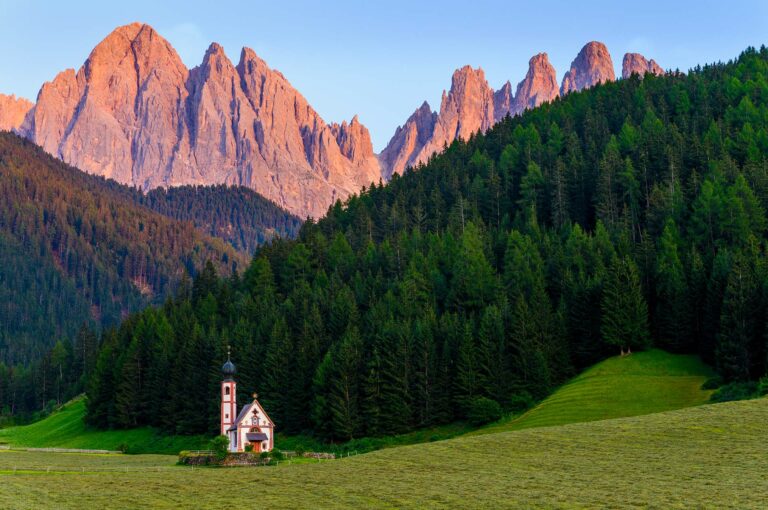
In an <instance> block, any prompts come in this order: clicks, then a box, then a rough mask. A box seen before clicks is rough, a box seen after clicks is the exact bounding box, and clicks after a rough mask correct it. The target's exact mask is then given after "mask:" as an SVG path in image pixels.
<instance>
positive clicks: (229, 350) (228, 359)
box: [227, 345, 232, 361]
mask: <svg viewBox="0 0 768 510" xmlns="http://www.w3.org/2000/svg"><path fill="white" fill-rule="evenodd" d="M231 351H232V347H231V346H229V345H228V346H227V361H231V360H230V358H229V356H230V354H231Z"/></svg>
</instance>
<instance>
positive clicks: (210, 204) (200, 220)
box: [134, 185, 303, 254]
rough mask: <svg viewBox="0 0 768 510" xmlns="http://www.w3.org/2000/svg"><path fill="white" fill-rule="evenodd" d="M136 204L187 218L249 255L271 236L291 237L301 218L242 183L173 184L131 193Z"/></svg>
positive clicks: (168, 214)
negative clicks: (231, 184) (171, 186)
mask: <svg viewBox="0 0 768 510" xmlns="http://www.w3.org/2000/svg"><path fill="white" fill-rule="evenodd" d="M134 196H135V198H136V199H137V200H138V202H139V203H141V204H142V205H144V206H146V207H148V208H149V209H152V210H153V211H155V212H158V213H160V214H162V215H164V216H167V217H169V218H173V219H176V220H181V221H191V222H192V223H193V224H194V225H195V227H197V229H198V230H201V231H202V232H205V233H206V234H208V235H210V236H212V237H218V238H219V239H223V240H224V241H226V242H228V243H229V244H231V245H232V246H233V247H234V248H235V249H236V250H238V251H241V252H244V253H248V254H253V253H254V252H255V251H256V249H257V248H258V247H259V246H261V245H262V244H264V243H265V242H267V241H269V240H271V239H274V238H275V237H282V238H289V239H290V238H294V237H296V235H297V234H298V232H299V228H300V227H301V224H302V221H303V220H301V219H300V218H298V217H297V216H294V215H292V214H290V213H288V212H286V211H285V210H283V209H281V208H280V207H278V206H277V205H276V204H275V203H274V202H271V201H269V200H267V199H266V198H264V197H262V196H261V195H259V194H258V193H256V192H255V191H253V190H251V189H249V188H245V187H242V186H224V185H219V186H176V187H173V188H167V189H164V188H157V189H154V190H152V191H150V192H149V193H146V194H144V193H140V192H138V191H136V192H135V195H134Z"/></svg>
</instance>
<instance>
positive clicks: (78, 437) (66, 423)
mask: <svg viewBox="0 0 768 510" xmlns="http://www.w3.org/2000/svg"><path fill="white" fill-rule="evenodd" d="M83 416H85V400H84V399H83V398H78V399H76V400H73V401H72V402H70V403H68V404H66V405H65V406H63V407H62V408H61V409H60V410H59V411H56V412H55V413H53V414H52V415H50V416H48V417H47V418H45V419H43V420H40V421H38V422H36V423H33V424H31V425H25V426H21V427H11V428H7V429H0V443H7V444H9V445H11V446H13V447H28V448H29V447H31V448H47V447H57V448H82V449H94V450H125V451H127V452H129V453H167V454H172V455H173V454H177V453H178V452H179V451H180V450H199V449H205V448H207V445H208V441H209V438H206V437H203V436H167V435H161V434H160V433H158V432H157V431H156V430H154V429H151V428H149V427H143V428H137V429H131V430H93V429H89V428H86V426H85V424H84V423H83Z"/></svg>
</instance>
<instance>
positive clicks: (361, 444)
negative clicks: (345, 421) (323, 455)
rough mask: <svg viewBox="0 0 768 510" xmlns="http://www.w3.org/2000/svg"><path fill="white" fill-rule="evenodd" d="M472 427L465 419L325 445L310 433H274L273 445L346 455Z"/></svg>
mask: <svg viewBox="0 0 768 510" xmlns="http://www.w3.org/2000/svg"><path fill="white" fill-rule="evenodd" d="M472 430H474V427H472V426H471V425H469V424H468V423H465V422H456V423H449V424H447V425H438V426H435V427H430V428H425V429H419V430H415V431H413V432H408V433H405V434H397V435H393V436H385V437H363V438H359V439H353V440H351V441H346V442H344V443H338V444H328V443H325V442H323V441H320V440H318V439H316V438H313V437H311V436H303V435H301V436H286V435H283V434H278V435H277V440H276V442H275V444H276V445H277V447H278V448H280V449H282V450H289V451H290V450H303V451H305V452H310V451H312V452H332V453H336V454H342V455H344V454H346V453H347V452H356V453H358V454H359V453H367V452H371V451H374V450H381V449H382V448H395V447H399V446H408V445H412V444H419V443H429V442H434V441H443V440H445V439H451V438H454V437H457V436H461V435H463V434H466V433H467V432H471V431H472Z"/></svg>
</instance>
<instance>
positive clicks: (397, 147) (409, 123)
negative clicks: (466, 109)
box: [379, 101, 437, 179]
mask: <svg viewBox="0 0 768 510" xmlns="http://www.w3.org/2000/svg"><path fill="white" fill-rule="evenodd" d="M436 122H437V113H436V112H433V111H432V108H431V107H430V106H429V103H427V102H426V101H424V102H423V103H422V104H421V106H420V107H419V108H418V109H417V110H416V111H415V112H413V114H412V115H411V116H410V117H408V120H406V121H405V124H403V125H402V126H398V128H397V129H396V130H395V134H394V136H393V137H392V139H391V140H390V141H389V143H388V144H387V146H386V147H385V148H384V150H383V151H382V152H381V154H380V155H379V160H380V161H381V166H382V177H384V178H385V179H389V178H390V177H392V175H393V174H402V173H403V172H404V171H405V169H406V168H408V167H409V166H412V165H414V164H415V161H416V156H417V155H418V153H419V151H421V149H422V148H423V147H424V145H426V144H427V142H429V140H430V138H431V137H432V134H433V132H434V130H435V123H436Z"/></svg>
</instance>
